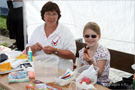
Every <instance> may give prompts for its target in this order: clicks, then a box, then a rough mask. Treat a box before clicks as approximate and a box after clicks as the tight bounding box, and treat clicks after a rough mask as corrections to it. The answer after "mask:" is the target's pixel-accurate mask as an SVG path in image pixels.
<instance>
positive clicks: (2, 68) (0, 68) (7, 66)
mask: <svg viewBox="0 0 135 90" xmlns="http://www.w3.org/2000/svg"><path fill="white" fill-rule="evenodd" d="M8 70H11V65H10V62H7V63H2V64H0V71H8Z"/></svg>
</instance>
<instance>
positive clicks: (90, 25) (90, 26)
mask: <svg viewBox="0 0 135 90" xmlns="http://www.w3.org/2000/svg"><path fill="white" fill-rule="evenodd" d="M86 29H91V30H93V31H94V32H95V33H97V34H98V35H101V32H100V27H99V26H98V24H97V23H95V22H88V23H87V24H86V25H85V27H84V29H83V34H84V32H85V31H86Z"/></svg>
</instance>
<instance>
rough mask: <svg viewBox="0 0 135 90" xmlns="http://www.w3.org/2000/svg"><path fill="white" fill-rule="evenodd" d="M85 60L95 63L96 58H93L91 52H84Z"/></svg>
mask: <svg viewBox="0 0 135 90" xmlns="http://www.w3.org/2000/svg"><path fill="white" fill-rule="evenodd" d="M83 60H85V61H86V62H87V63H89V64H90V65H91V64H94V60H93V58H92V56H90V54H89V53H84V54H83Z"/></svg>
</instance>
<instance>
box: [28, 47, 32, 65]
mask: <svg viewBox="0 0 135 90" xmlns="http://www.w3.org/2000/svg"><path fill="white" fill-rule="evenodd" d="M28 62H32V51H31V48H30V47H29V51H28Z"/></svg>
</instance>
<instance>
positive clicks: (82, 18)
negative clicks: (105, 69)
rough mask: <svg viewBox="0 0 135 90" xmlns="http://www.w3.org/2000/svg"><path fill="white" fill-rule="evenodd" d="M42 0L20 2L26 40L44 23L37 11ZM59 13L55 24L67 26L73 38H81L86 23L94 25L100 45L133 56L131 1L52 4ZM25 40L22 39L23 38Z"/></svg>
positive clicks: (134, 44) (134, 50)
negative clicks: (22, 5) (59, 16)
mask: <svg viewBox="0 0 135 90" xmlns="http://www.w3.org/2000/svg"><path fill="white" fill-rule="evenodd" d="M46 2H47V1H46V0H24V1H23V3H24V21H25V27H26V32H25V36H26V33H27V34H28V40H29V39H30V36H31V34H32V32H33V31H34V29H35V28H36V27H37V26H38V25H40V24H42V23H44V21H43V20H42V19H41V16H40V10H41V8H42V6H43V5H44V4H45V3H46ZM54 2H55V3H57V4H58V5H59V7H60V10H61V15H62V17H61V18H60V20H59V22H60V23H62V24H64V25H66V26H67V27H69V29H70V30H71V32H72V33H73V35H74V37H75V39H78V38H83V37H82V34H83V33H82V32H83V27H84V25H85V24H86V23H87V22H91V21H92V22H96V23H97V24H98V25H99V26H100V28H101V39H100V41H99V43H100V44H102V45H103V46H105V47H107V48H109V49H113V50H117V51H121V52H125V53H130V54H135V48H134V46H135V39H134V38H135V37H134V30H135V29H134V25H135V23H134V13H135V12H134V6H135V3H134V2H135V1H133V0H130V1H126V0H117V1H115V0H112V1H110V0H109V1H107V0H105V1H101V0H100V1H97V0H96V1H95V0H92V1H83V0H82V1H80V0H79V1H70V0H69V1H61V0H60V1H54ZM25 39H26V37H25Z"/></svg>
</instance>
